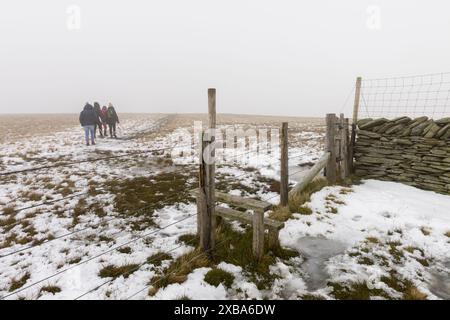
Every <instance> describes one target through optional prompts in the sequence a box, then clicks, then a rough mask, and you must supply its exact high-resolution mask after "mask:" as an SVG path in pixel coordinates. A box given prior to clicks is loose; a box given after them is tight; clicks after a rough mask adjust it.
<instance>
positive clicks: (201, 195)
mask: <svg viewBox="0 0 450 320" xmlns="http://www.w3.org/2000/svg"><path fill="white" fill-rule="evenodd" d="M203 136H204V131H203V129H202V132H201V133H200V140H199V157H200V165H199V174H198V194H197V235H198V237H199V239H200V245H201V247H202V248H203V249H205V250H208V249H209V242H208V239H207V238H205V234H206V232H207V230H205V223H204V219H205V217H206V216H207V211H208V209H207V200H206V165H205V161H204V159H203V152H204V150H205V148H206V146H207V141H204V138H203Z"/></svg>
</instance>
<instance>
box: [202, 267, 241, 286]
mask: <svg viewBox="0 0 450 320" xmlns="http://www.w3.org/2000/svg"><path fill="white" fill-rule="evenodd" d="M204 280H205V282H206V283H209V284H210V285H212V286H215V287H217V286H219V285H220V284H221V283H222V284H223V285H224V286H225V287H226V288H230V287H231V285H232V284H233V281H234V275H232V274H231V273H229V272H227V271H225V270H222V269H219V268H214V269H211V270H209V271H208V272H207V273H206V274H205V278H204Z"/></svg>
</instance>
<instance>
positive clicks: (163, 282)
mask: <svg viewBox="0 0 450 320" xmlns="http://www.w3.org/2000/svg"><path fill="white" fill-rule="evenodd" d="M202 252H203V251H201V250H200V249H195V250H193V251H191V252H189V253H187V254H185V255H182V256H181V257H179V258H177V259H176V260H175V261H174V262H173V263H172V264H171V265H170V266H169V267H168V268H167V269H166V270H165V273H164V274H163V275H160V276H156V277H154V278H153V279H152V280H151V281H150V285H151V288H150V289H149V292H148V294H149V295H150V296H153V295H155V294H156V292H158V290H159V289H160V288H165V287H167V286H168V285H170V284H172V283H183V282H185V281H186V280H187V276H188V275H189V273H191V272H192V271H193V270H194V269H197V268H202V267H209V266H211V261H210V260H209V259H208V258H207V257H206V255H205V254H202Z"/></svg>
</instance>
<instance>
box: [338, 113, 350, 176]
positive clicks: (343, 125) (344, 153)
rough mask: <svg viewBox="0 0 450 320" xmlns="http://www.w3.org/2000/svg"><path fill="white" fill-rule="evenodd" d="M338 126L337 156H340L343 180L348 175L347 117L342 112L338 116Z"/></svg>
mask: <svg viewBox="0 0 450 320" xmlns="http://www.w3.org/2000/svg"><path fill="white" fill-rule="evenodd" d="M339 123H340V124H339V128H340V132H339V133H340V136H341V143H340V146H339V147H340V150H339V154H340V156H339V158H340V165H341V170H340V171H341V179H342V180H345V179H346V178H347V177H348V175H349V172H348V168H349V165H348V160H349V159H348V119H346V118H344V114H343V113H341V115H340V118H339Z"/></svg>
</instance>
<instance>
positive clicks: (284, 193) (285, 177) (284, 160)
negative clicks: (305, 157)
mask: <svg viewBox="0 0 450 320" xmlns="http://www.w3.org/2000/svg"><path fill="white" fill-rule="evenodd" d="M280 153H281V157H280V162H281V168H280V175H281V176H280V205H281V206H283V207H285V206H287V205H288V202H289V163H288V162H289V160H288V123H287V122H283V123H282V125H281V135H280Z"/></svg>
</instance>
